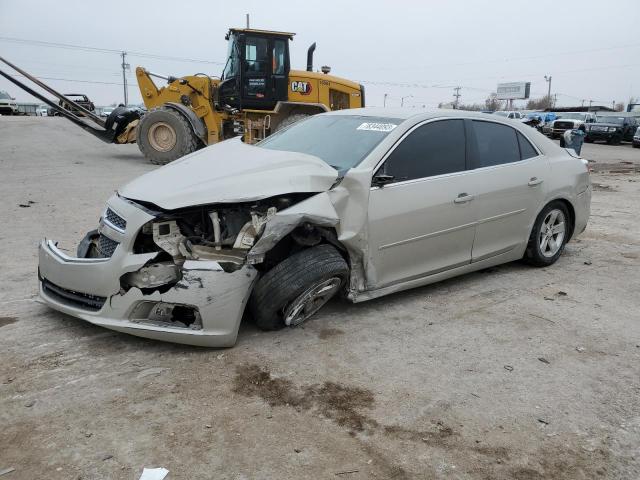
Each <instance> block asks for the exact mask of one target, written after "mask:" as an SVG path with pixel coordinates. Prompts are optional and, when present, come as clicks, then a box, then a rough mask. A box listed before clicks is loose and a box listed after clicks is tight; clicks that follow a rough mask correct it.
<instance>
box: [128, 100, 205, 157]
mask: <svg viewBox="0 0 640 480" xmlns="http://www.w3.org/2000/svg"><path fill="white" fill-rule="evenodd" d="M136 141H137V143H138V148H139V149H140V151H141V152H142V154H143V155H144V156H145V157H147V158H148V159H149V161H150V162H151V163H155V164H156V165H165V164H167V163H169V162H172V161H174V160H177V159H178V158H180V157H183V156H185V155H187V154H189V153H192V152H195V151H196V150H197V149H198V146H199V140H198V137H197V136H196V134H195V133H194V131H193V128H191V124H190V123H189V122H188V121H187V120H186V119H185V118H184V117H183V116H182V115H181V114H180V113H178V112H177V111H175V110H171V109H168V108H162V107H161V108H156V109H154V110H151V111H150V112H149V113H147V114H145V115H144V116H143V117H142V119H141V120H140V124H139V125H138V132H137V138H136Z"/></svg>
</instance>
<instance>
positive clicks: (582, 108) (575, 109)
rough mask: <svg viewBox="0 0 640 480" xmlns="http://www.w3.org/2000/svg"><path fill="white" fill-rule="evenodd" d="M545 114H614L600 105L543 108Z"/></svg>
mask: <svg viewBox="0 0 640 480" xmlns="http://www.w3.org/2000/svg"><path fill="white" fill-rule="evenodd" d="M544 111H545V112H615V110H614V109H613V108H610V107H605V106H602V105H591V106H590V107H589V106H586V107H585V106H582V105H581V106H579V107H556V108H545V109H544Z"/></svg>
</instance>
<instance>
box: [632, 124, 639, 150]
mask: <svg viewBox="0 0 640 480" xmlns="http://www.w3.org/2000/svg"><path fill="white" fill-rule="evenodd" d="M632 145H633V148H640V127H638V128H636V133H635V134H634V135H633V141H632Z"/></svg>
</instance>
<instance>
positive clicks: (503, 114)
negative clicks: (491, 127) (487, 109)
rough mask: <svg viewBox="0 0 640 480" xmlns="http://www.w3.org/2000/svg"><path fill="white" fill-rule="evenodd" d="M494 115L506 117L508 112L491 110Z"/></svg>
mask: <svg viewBox="0 0 640 480" xmlns="http://www.w3.org/2000/svg"><path fill="white" fill-rule="evenodd" d="M493 114H494V115H499V116H501V117H508V116H509V112H493Z"/></svg>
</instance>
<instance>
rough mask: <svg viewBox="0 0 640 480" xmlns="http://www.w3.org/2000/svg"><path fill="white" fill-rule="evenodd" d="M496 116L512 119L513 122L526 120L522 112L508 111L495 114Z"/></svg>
mask: <svg viewBox="0 0 640 480" xmlns="http://www.w3.org/2000/svg"><path fill="white" fill-rule="evenodd" d="M493 114H494V115H498V116H499V117H506V118H511V119H513V120H520V119H522V118H524V114H523V113H522V112H516V111H513V112H507V111H497V112H493Z"/></svg>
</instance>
